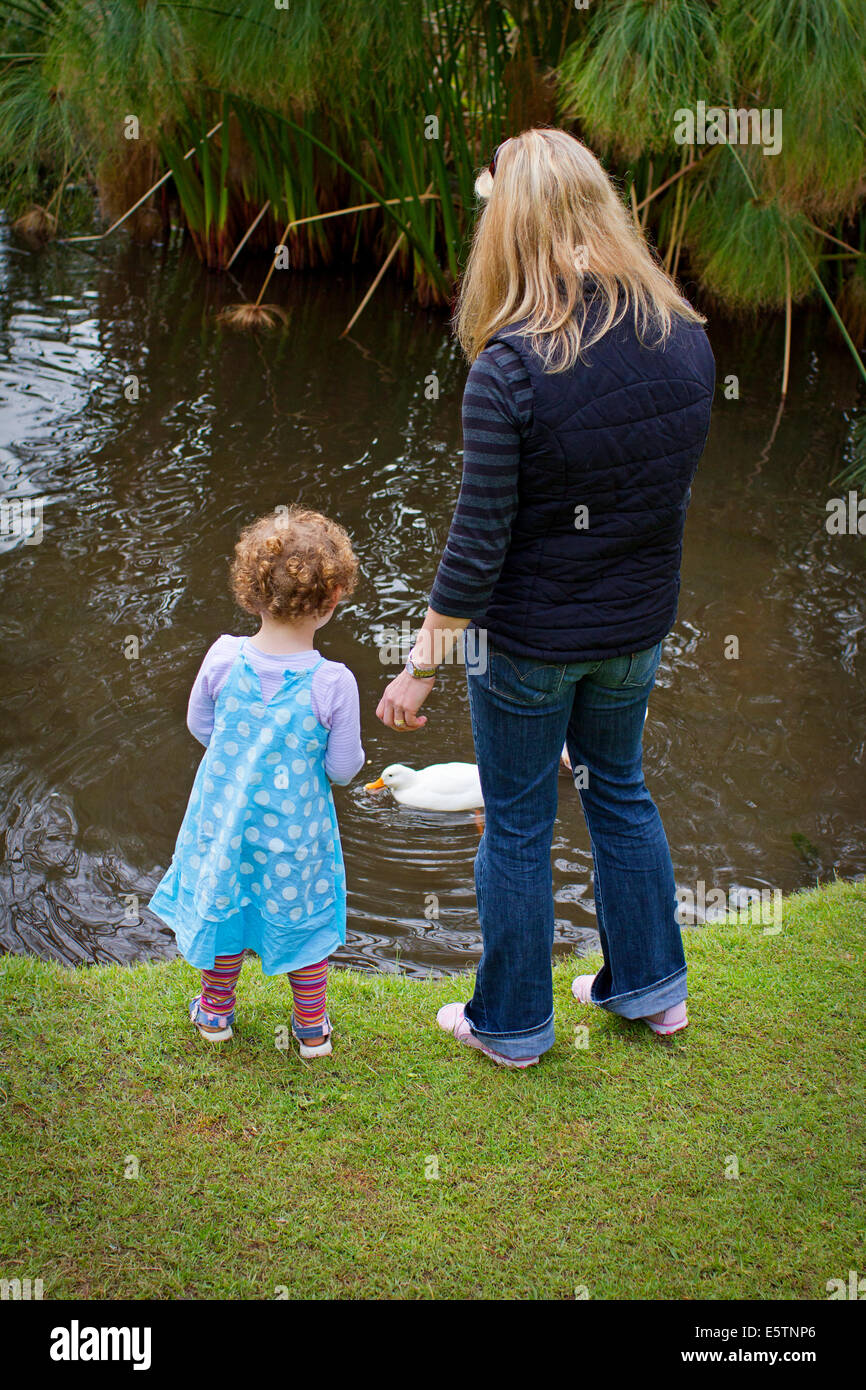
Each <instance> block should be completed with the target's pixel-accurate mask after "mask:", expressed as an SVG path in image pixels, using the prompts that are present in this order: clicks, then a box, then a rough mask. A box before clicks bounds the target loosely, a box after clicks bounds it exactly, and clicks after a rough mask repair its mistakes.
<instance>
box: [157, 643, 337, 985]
mask: <svg viewBox="0 0 866 1390" xmlns="http://www.w3.org/2000/svg"><path fill="white" fill-rule="evenodd" d="M245 646H246V643H243V644H242V645H241V648H240V650H239V652H238V655H237V658H236V660H235V662H234V664H233V666H232V669H231V671H230V673H229V676H228V679H227V680H226V683H225V685H224V686H223V688H222V690H221V691H220V693H219V695H218V696H217V700H216V704H215V706H214V727H213V733H212V735H211V738H210V742H209V744H208V746H207V749H206V751H205V755H204V757H203V758H202V760H201V763H200V765H199V768H198V772H197V773H196V777H195V782H194V783H193V788H192V792H191V794H190V799H189V805H188V806H187V809H186V814H185V815H184V818H183V824H182V825H181V828H180V834H179V835H178V839H177V846H176V848H175V852H174V857H173V858H172V861H171V865H170V866H169V869H168V871H167V872H166V874H165V876H164V878H163V879H162V881H161V882H160V884H159V886H158V888H157V890H156V892H155V893H154V895H153V897H152V898H151V900H150V908H151V911H152V912H154V913H156V915H157V917H160V918H161V919H162V921H163V922H165V923H166V924H167V925H168V926H170V927H171V928H172V930H173V931H174V934H175V936H176V937H177V944H178V948H179V950H180V952H181V954H182V955H183V956H184V957H185V959H186V960H188V961H189V963H190V965H195V966H197V967H198V968H199V969H204V970H207V969H210V968H211V967H212V966H213V964H214V958H215V957H216V956H220V955H232V954H234V953H235V952H237V951H241V950H243V949H245V948H250V949H251V950H253V951H256V952H257V954H258V955H259V956H260V957H261V962H262V969H263V971H264V973H265V974H266V975H278V974H282V973H284V972H285V971H287V970H300V969H301V968H302V967H303V966H305V965H313V964H315V963H316V962H317V961H320V960H324V959H325V957H326V956H327V955H328V954H329V953H330V952H332V951H334V950H336V948H337V947H338V946H340V945H342V944H343V943H344V942H345V940H346V887H345V870H344V867H343V852H342V849H341V846H340V835H339V831H338V829H337V815H336V811H335V809H334V799H333V796H332V794H331V784H330V782H329V781H328V777H327V774H326V773H325V767H324V759H325V749H326V747H327V742H328V730H327V729H325V728H323V726H322V725H321V724H320V723H319V721H318V719H317V718H316V716H315V715H314V714H313V698H312V681H313V673H314V671H316V670H318V668H319V666H320V665H321V663H322V660H324V658H320V660H319V661H318V662H317V663H316V665H315V666H312V667H309V668H308V669H307V670H303V671H286V673H285V678H284V681H283V684H282V685H281V686H280V688H279V689H278V690H277V692H276V693H275V694H274V695H273V696H272V697H271V699H270V700H269V701H268V703H267V704H265V703H264V701H263V700H262V689H261V682H260V681H259V677H258V673H257V672H256V671H255V670H254V669H253V667H252V665H251V664H250V662H249V659H248V658H247V656H246V653H245V651H244V647H245Z"/></svg>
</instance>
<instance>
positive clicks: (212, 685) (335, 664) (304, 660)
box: [186, 633, 364, 787]
mask: <svg viewBox="0 0 866 1390" xmlns="http://www.w3.org/2000/svg"><path fill="white" fill-rule="evenodd" d="M244 640H245V639H244V638H243V637H234V636H232V635H231V634H229V633H224V634H223V636H222V637H218V638H217V640H216V641H215V642H214V644H213V646H212V647H211V648H210V650H209V651H208V653H207V655H206V656H205V659H204V661H203V662H202V664H201V669H200V670H199V673H198V675H197V676H196V678H195V683H194V684H193V687H192V691H191V692H190V697H189V707H188V709H187V716H186V723H187V728H188V729H189V731H190V733H191V734H192V735H193V737H194V738H197V739H198V741H199V743H203V744H204V745H205V747H207V744H208V742H209V740H210V736H211V734H212V733H213V721H214V704H215V702H216V698H217V696H218V695H219V693H220V691H221V690H222V688H223V686H224V685H225V683H226V680H227V679H228V674H229V671H230V670H231V668H232V666H233V664H234V661H235V658H236V657H237V654H238V651H239V650H240V645H241V643H242V642H243V641H244ZM246 655H247V657H248V658H249V661H250V664H251V666H252V667H253V670H254V671H255V672H256V674H257V675H258V677H259V679H260V681H261V683H262V699H263V700H264V702H265V704H267V703H268V701H269V700H270V698H271V696H272V695H275V694H276V692H277V690H278V689H279V687H280V686H281V685H282V683H283V672H284V671H305V670H307V669H309V667H310V666H315V664H316V662H317V661H318V660H319V655H320V654H319V652H317V651H315V650H313V649H312V648H311V649H310V651H307V652H289V653H287V654H286V655H285V656H281V655H277V656H275V655H273V654H272V653H270V652H262V651H259V649H258V647H254V646H253V645H252V644H251V643H249V642H248V643H247V647H246ZM311 693H312V697H313V713H314V714H315V716H316V718H317V719H318V721H319V723H320V724H321V725H322V726H323V727H324V728H326V729H327V730H328V731H329V732H328V746H327V749H326V752H325V772H326V773H327V775H328V777H329V779H330V781H332V782H336V783H337V785H338V786H341V787H344V786H346V784H347V783H348V782H351V780H352V778H353V777H356V776H357V775H358V773H359V772H360V771H361V768H362V767H363V766H364V749H363V748H362V746H361V710H360V698H359V695H358V682H357V681H356V680H355V677H354V676H353V675H352V672H351V671H350V670H349V668H348V666H344V665H343V663H342V662H340V661H324V662H323V663H322V665H321V666H320V667H319V669H318V670H317V671H316V673H315V675H314V676H313V688H312V692H311Z"/></svg>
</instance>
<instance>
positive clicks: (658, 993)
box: [592, 966, 689, 1018]
mask: <svg viewBox="0 0 866 1390" xmlns="http://www.w3.org/2000/svg"><path fill="white" fill-rule="evenodd" d="M688 993H689V992H688V989H687V988H686V967H685V966H683V968H682V970H678V971H677V973H676V974H675V975H668V976H667V978H666V979H664V980H660V981H659V983H658V984H656V985H649V986H648V987H647V988H646V989H639V990H633V991H632V992H631V993H630V994H618V995H612V996H611V998H610V999H596V998H595V996H594V995H593V999H592V1002H593V1004H598V1005H599V1006H600V1007H601V1008H602V1009H607V1010H608V1012H609V1013H612V1014H619V1016H620V1018H646V1017H647V1015H648V1014H660V1013H661V1012H662V1010H663V1009H672V1008H673V1006H674V1004H682V1002H683V1000H684V999H687V998H688Z"/></svg>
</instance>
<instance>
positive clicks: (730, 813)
mask: <svg viewBox="0 0 866 1390" xmlns="http://www.w3.org/2000/svg"><path fill="white" fill-rule="evenodd" d="M263 269H264V268H263V267H262V265H261V264H260V263H259V264H258V265H253V266H251V267H249V268H248V269H247V270H246V271H245V273H244V286H243V287H244V290H245V292H246V294H247V296H248V297H249V298H254V297H255V294H256V292H257V289H258V285H259V284H260V281H261V276H262V274H263ZM371 275H372V273H371V272H369V271H367V272H365V273H361V272H358V273H353V274H345V275H327V276H326V275H322V276H314V275H305V276H298V277H297V278H296V279H293V280H292V281H290V282H289V284H288V285H286V284H285V283H284V282H283V283H282V285H281V292H280V300H281V302H284V303H287V304H288V306H289V320H288V324H287V326H286V328H285V329H284V330H283V331H281V332H278V333H273V334H271V335H268V336H265V335H263V336H260V337H253V336H243V335H237V334H230V333H227V332H225V331H224V330H221V329H219V328H218V327H217V326H216V325H215V322H214V317H213V316H214V312H215V310H217V309H218V308H219V307H221V306H222V305H223V304H225V303H232V302H237V300H238V299H239V298H240V290H241V286H240V284H239V283H238V282H237V281H234V280H233V279H232V278H231V277H228V276H223V277H215V276H211V275H208V274H207V272H205V271H203V270H201V269H200V267H199V266H198V265H197V263H196V262H195V260H194V259H193V257H192V256H191V255H190V254H189V252H188V251H185V250H183V249H182V248H179V247H172V248H171V249H168V250H166V251H163V250H161V249H159V248H152V249H142V248H140V247H133V246H129V245H126V244H124V243H122V242H120V241H119V240H118V241H117V242H115V243H113V244H112V243H105V245H104V246H103V247H102V248H100V249H99V250H98V251H97V250H94V249H93V248H90V249H87V250H82V249H74V248H72V247H61V246H52V247H49V248H47V249H46V250H44V251H42V252H32V251H29V250H27V249H26V248H25V247H23V246H21V245H20V244H18V243H17V242H15V241H14V239H10V237H9V235H8V233H7V232H6V231H5V229H3V230H2V232H0V276H2V304H0V313H2V335H0V394H2V406H3V413H2V425H0V491H2V493H3V494H4V495H5V496H6V497H7V498H8V497H9V495H13V496H15V497H18V498H23V497H25V496H31V497H33V498H44V499H45V501H44V511H43V524H42V540H41V542H40V543H39V544H33V543H28V542H32V541H33V540H34V537H33V536H30V537H29V538H28V537H26V536H23V535H21V534H20V528H18V533H16V528H15V526H14V524H13V523H14V516H13V513H12V511H10V509H9V507H8V504H7V506H6V509H5V510H4V514H3V521H4V533H3V534H2V536H0V590H2V600H3V613H4V621H3V635H2V646H3V666H4V675H3V686H2V714H3V718H2V725H0V736H2V744H3V752H2V770H0V777H2V786H0V790H2V797H0V834H2V845H0V853H2V858H3V876H2V894H3V902H2V904H0V913H2V920H0V947H2V948H4V949H5V950H7V951H12V952H32V953H35V954H38V955H40V956H44V957H54V958H57V959H59V960H62V961H65V962H68V963H70V964H74V963H82V962H93V961H133V960H138V959H145V958H148V959H157V958H163V957H170V956H173V955H174V954H175V950H174V945H173V938H172V936H171V934H170V933H168V932H167V930H166V928H164V927H163V925H162V924H161V923H160V922H159V921H158V920H157V919H156V918H154V917H153V916H151V915H150V914H149V912H148V911H147V907H146V902H147V898H148V896H149V894H150V893H151V892H152V890H153V888H154V887H155V885H156V883H157V882H158V880H159V878H160V876H161V874H162V872H163V870H164V868H165V866H166V864H167V863H168V861H169V859H170V857H171V852H172V847H173V843H174V837H175V834H176V831H177V827H178V825H179V823H180V819H181V816H182V813H183V809H184V806H185V804H186V798H187V795H188V792H189V788H190V785H191V782H192V778H193V775H194V772H195V768H196V765H197V762H198V760H199V757H200V754H201V750H200V747H199V745H198V744H196V743H195V741H194V740H193V739H192V737H191V736H190V735H189V734H188V732H187V730H186V728H185V722H184V720H185V710H186V700H187V696H188V692H189V687H190V685H191V682H192V680H193V677H194V675H195V672H196V670H197V668H198V665H199V663H200V661H201V658H202V656H203V655H204V652H205V650H206V649H207V647H208V646H209V645H210V643H211V642H212V641H213V640H214V638H215V637H216V636H217V635H218V634H219V633H221V632H241V631H251V630H252V626H253V625H252V624H251V623H250V621H249V620H248V619H246V618H244V617H243V616H241V615H239V614H238V612H237V611H236V610H235V608H234V605H233V602H232V600H231V598H230V597H229V594H228V589H227V566H228V559H229V557H230V555H231V551H232V546H233V544H234V540H235V537H236V534H237V531H238V529H239V528H240V526H241V525H242V524H244V523H245V522H246V521H248V520H250V519H252V518H253V517H255V516H256V515H258V514H259V513H261V512H264V511H269V510H271V509H272V508H274V507H275V506H277V505H279V504H282V503H289V502H292V501H300V502H303V503H305V504H307V505H311V506H314V507H316V508H318V509H320V510H323V511H325V512H327V513H329V514H331V515H333V516H335V517H337V518H338V519H339V520H341V521H342V522H343V523H344V524H345V525H346V526H347V527H348V528H349V530H350V532H351V534H352V536H353V540H354V543H355V547H356V550H357V553H358V555H359V558H360V561H361V566H362V579H361V582H360V583H359V586H358V588H357V590H356V592H355V594H354V595H353V597H352V599H351V601H350V602H349V603H347V604H345V605H343V606H341V608H340V609H339V610H338V617H337V618H335V619H334V620H333V621H332V623H331V624H330V625H329V626H328V627H327V628H326V629H324V631H323V633H322V634H321V641H320V646H321V649H322V651H323V652H324V653H325V655H327V656H330V657H333V658H335V659H338V660H341V661H345V662H346V663H347V664H348V665H349V666H350V667H351V668H352V670H353V671H354V672H355V674H356V676H357V678H358V682H359V684H360V687H361V692H362V719H363V733H364V743H365V748H366V753H367V758H368V760H369V767H368V772H367V776H365V775H364V774H362V775H361V777H360V778H359V779H358V780H357V782H356V783H355V784H354V785H353V786H351V787H349V788H345V789H337V791H336V801H337V809H338V814H339V817H340V824H341V829H342V836H343V844H344V849H345V853H346V861H347V872H348V883H349V940H348V943H347V945H346V947H345V949H344V950H343V951H341V952H340V954H339V956H338V957H337V959H338V960H340V961H343V962H344V963H351V964H354V965H359V966H363V967H368V968H376V969H394V968H400V969H403V970H406V971H407V972H409V973H413V974H423V973H426V972H429V971H431V970H432V971H433V972H447V971H452V970H458V969H461V968H464V967H466V966H468V965H470V964H471V963H472V962H473V961H474V960H475V959H477V956H478V954H479V949H480V943H479V937H478V930H477V921H476V918H475V913H474V894H473V885H472V861H473V856H474V853H475V849H476V846H477V843H478V832H477V829H476V824H475V820H474V818H473V816H472V815H471V814H467V815H450V816H435V815H429V814H421V813H418V812H413V811H409V810H406V809H404V808H401V807H400V806H398V805H397V804H396V803H394V802H393V800H391V798H390V795H389V794H387V793H386V794H383V795H380V796H373V795H371V794H369V793H366V792H365V791H364V790H363V783H364V781H366V780H370V779H371V778H373V777H375V776H378V774H379V772H380V771H381V769H382V767H383V766H385V765H386V764H387V763H390V762H395V761H405V762H408V763H412V764H414V765H416V766H421V765H424V764H427V763H431V762H438V761H444V760H449V759H470V760H471V759H472V758H473V751H472V739H471V733H470V728H469V719H468V711H467V704H466V696H465V689H464V682H463V675H462V672H461V670H460V669H459V667H454V668H450V669H446V671H445V674H444V676H443V677H442V680H441V682H440V684H439V688H438V689H437V690H436V692H435V694H434V696H433V697H432V698H431V699H430V700H429V701H428V704H427V706H426V712H427V713H428V714H429V724H428V727H427V728H426V730H425V731H424V732H423V733H422V734H419V735H416V736H414V737H409V736H404V737H399V736H397V735H395V734H394V733H392V732H390V731H387V730H385V729H383V728H382V726H381V725H380V724H379V723H378V721H377V720H376V718H375V715H374V710H375V707H376V703H377V700H378V696H379V692H380V691H381V689H382V687H383V685H384V684H385V682H386V681H387V679H389V676H390V674H393V670H389V668H387V667H385V666H384V665H383V664H382V662H381V661H380V659H379V648H378V644H379V642H380V641H381V638H382V636H383V633H384V632H385V630H386V629H388V628H389V627H396V628H398V629H399V628H400V625H401V624H402V623H403V622H408V623H409V624H410V626H411V627H412V628H413V629H414V628H415V627H416V626H417V625H418V624H419V623H420V621H421V619H422V617H423V614H424V610H425V607H426V595H427V593H428V591H429V587H430V584H431V582H432V579H433V575H434V573H435V569H436V564H437V559H438V556H439V553H440V551H441V549H442V546H443V544H444V541H445V537H446V534H447V530H448V524H449V520H450V516H451V511H452V508H453V505H454V502H455V499H456V496H457V491H458V487H459V480H460V396H461V390H462V385H463V382H464V379H465V366H464V364H463V362H462V360H461V357H460V355H459V352H458V351H457V349H456V347H455V345H454V343H453V340H452V338H451V336H450V333H449V329H448V324H447V319H446V316H445V315H444V314H442V313H436V312H428V311H424V310H420V309H418V308H417V307H415V306H414V305H413V304H412V303H411V302H409V301H408V299H407V297H406V296H405V295H404V293H403V292H402V290H401V289H400V287H399V286H397V285H394V284H383V285H382V286H381V287H380V289H379V290H378V291H377V294H376V296H375V297H374V298H373V300H372V301H371V303H370V305H369V307H368V308H367V310H366V311H365V313H364V315H363V316H362V318H361V319H360V320H359V322H358V324H357V325H356V327H355V329H354V330H353V334H352V336H351V337H350V338H346V339H343V340H340V339H339V334H340V333H341V331H342V329H343V328H344V326H345V324H346V323H347V322H348V320H349V318H350V317H351V314H352V312H353V311H354V309H355V307H356V305H357V304H358V302H359V300H360V298H361V296H362V294H363V293H364V291H365V289H366V287H367V284H368V283H369V280H370V278H371ZM710 331H711V337H712V341H713V346H714V349H715V352H716V358H717V364H718V376H719V383H720V387H721V384H722V383H723V382H724V379H725V377H726V376H728V375H729V374H734V375H736V376H737V377H738V379H739V392H740V394H739V399H738V400H725V399H724V396H723V394H722V391H721V389H720V390H719V392H718V395H717V401H716V408H715V417H714V424H713V428H712V431H711V435H710V442H709V445H708V448H707V452H706V454H705V456H704V459H703V461H702V464H701V466H700V469H699V472H698V475H697V478H696V481H695V486H694V488H693V496H692V504H691V508H690V511H689V518H688V524H687V529H686V544H685V556H684V565H683V583H682V595H681V601H680V611H679V617H678V620H677V623H676V626H675V628H674V630H673V632H672V633H671V635H670V637H669V639H668V642H667V644H666V649H665V657H664V661H663V663H662V666H661V669H660V671H659V676H658V680H657V685H656V689H655V691H654V694H653V696H652V699H651V702H650V710H649V718H648V721H647V725H646V770H647V780H648V782H649V784H650V786H651V788H652V790H653V792H654V794H655V796H656V799H657V801H658V804H659V807H660V809H661V812H662V816H663V819H664V822H665V826H666V829H667V833H668V837H669V840H670V843H671V849H672V853H673V858H674V863H675V866H676V872H677V879H678V882H679V883H680V884H681V885H683V886H685V887H688V888H690V889H691V890H692V891H694V892H696V893H697V894H698V895H700V887H699V885H700V884H701V883H703V884H705V885H706V891H707V892H709V891H710V889H711V888H716V889H721V890H722V891H723V892H724V893H726V894H728V893H729V892H730V893H736V892H737V891H742V890H743V889H744V888H757V889H765V890H774V889H781V890H783V891H785V892H789V891H791V890H792V889H795V888H798V887H804V886H809V885H810V884H812V883H814V882H815V879H816V878H819V877H820V878H828V877H832V876H833V875H834V874H839V875H840V876H843V877H854V876H856V875H860V874H862V873H863V872H864V871H866V776H864V773H866V766H864V764H866V658H864V652H863V646H864V641H866V593H864V577H866V541H864V539H863V537H859V538H858V537H856V536H850V535H848V536H844V535H843V536H830V535H829V534H828V533H827V530H826V528H825V525H824V522H825V518H826V510H825V507H826V501H827V499H828V498H829V497H832V496H835V495H838V493H839V491H840V489H839V488H838V486H837V485H834V484H832V482H831V479H832V477H833V475H834V474H835V473H836V472H837V471H838V469H839V467H840V464H841V450H842V447H843V442H844V437H845V424H844V420H843V415H842V412H843V411H845V410H849V409H850V407H851V406H852V404H853V402H854V399H855V395H856V373H855V369H854V367H853V364H852V363H851V361H850V359H849V357H848V355H847V353H846V352H845V350H844V348H843V347H842V346H841V344H840V343H839V342H838V340H837V337H836V336H835V330H833V329H832V327H830V328H828V326H827V323H826V320H825V316H824V315H823V314H820V313H809V314H802V315H798V316H797V317H796V318H795V325H794V352H793V359H792V373H791V391H790V395H789V399H788V403H787V406H786V410H785V413H784V415H783V417H782V419H781V422H780V423H779V425H778V430H777V432H776V433H775V437H772V436H773V429H774V422H775V419H776V411H777V405H778V389H779V386H778V383H779V373H780V365H781V357H782V326H781V324H780V323H779V322H777V321H776V320H773V321H772V322H771V323H768V324H759V323H750V324H747V325H742V324H741V325H731V324H728V323H726V322H724V321H722V320H719V319H717V318H716V317H713V319H712V320H711V324H710ZM432 373H435V374H436V378H437V379H438V385H439V394H438V399H427V398H426V396H425V381H426V380H427V379H428V378H429V377H430V374H432ZM131 376H135V377H137V378H138V382H139V399H138V400H137V401H135V400H129V399H128V398H127V396H128V395H130V394H134V391H132V390H131V389H130V384H129V378H130V377H131ZM771 437H772V442H771ZM36 511H37V506H36V504H33V511H32V515H34V516H35V514H36ZM730 635H735V636H736V637H738V639H739V658H738V659H736V660H729V659H727V658H726V654H725V647H726V639H727V638H728V637H729V636H730ZM131 638H134V639H137V643H138V655H137V657H134V659H129V658H130V654H131V653H134V649H135V644H134V643H131V642H130V639H131ZM553 861H554V885H555V891H556V917H557V928H556V950H557V952H563V951H572V950H577V951H578V952H585V951H586V950H588V949H591V948H595V946H596V944H597V937H596V935H595V931H594V924H595V917H594V908H593V898H592V882H591V859H590V852H589V839H588V835H587V832H586V829H585V826H584V823H583V819H582V816H581V812H580V807H579V802H578V797H577V794H576V792H575V791H574V789H573V787H572V786H571V784H570V782H569V779H568V778H567V776H563V778H562V779H561V788H560V814H559V820H558V824H557V830H556V837H555V842H554V851H553Z"/></svg>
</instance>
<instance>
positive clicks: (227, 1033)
mask: <svg viewBox="0 0 866 1390" xmlns="http://www.w3.org/2000/svg"><path fill="white" fill-rule="evenodd" d="M189 1021H190V1023H194V1024H195V1026H196V1028H197V1029H198V1031H199V1032H200V1033H201V1035H202V1037H203V1038H207V1040H208V1042H226V1040H227V1039H228V1038H230V1037H232V1024H233V1023H234V1021H235V1011H234V1009H232V1011H231V1013H228V1014H209V1013H208V1012H207V1010H205V1009H203V1008H202V1006H201V995H200V994H197V995H196V997H195V999H193V1000H192V1002H191V1003H190V1006H189Z"/></svg>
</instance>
